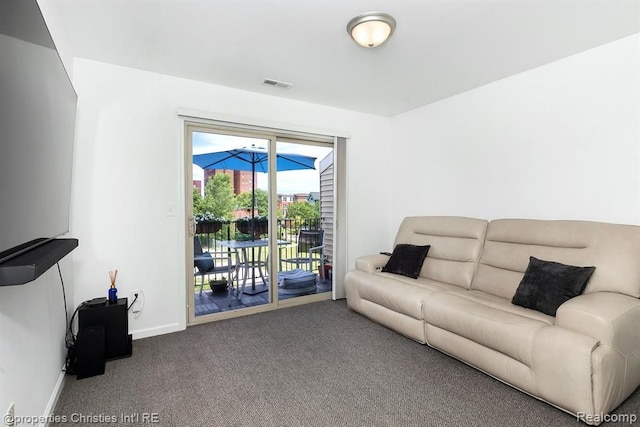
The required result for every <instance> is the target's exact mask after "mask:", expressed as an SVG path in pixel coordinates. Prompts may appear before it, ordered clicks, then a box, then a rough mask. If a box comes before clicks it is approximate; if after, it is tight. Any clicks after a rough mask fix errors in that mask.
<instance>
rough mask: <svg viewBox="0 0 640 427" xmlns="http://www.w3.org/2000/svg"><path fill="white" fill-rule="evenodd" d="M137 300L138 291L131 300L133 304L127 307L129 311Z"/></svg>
mask: <svg viewBox="0 0 640 427" xmlns="http://www.w3.org/2000/svg"><path fill="white" fill-rule="evenodd" d="M137 300H138V293H137V292H136V293H135V294H133V301H131V304H129V307H127V311H129V310H131V307H133V304H135V303H136V301H137Z"/></svg>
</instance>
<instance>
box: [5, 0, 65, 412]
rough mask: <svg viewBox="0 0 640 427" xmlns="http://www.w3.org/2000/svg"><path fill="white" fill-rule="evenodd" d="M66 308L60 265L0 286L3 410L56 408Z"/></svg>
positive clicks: (61, 43)
mask: <svg viewBox="0 0 640 427" xmlns="http://www.w3.org/2000/svg"><path fill="white" fill-rule="evenodd" d="M38 3H39V4H40V7H41V10H42V13H43V15H44V16H45V19H46V22H47V26H48V27H49V31H50V32H51V35H52V37H53V39H54V42H55V43H56V46H57V47H58V50H59V51H60V52H61V57H62V59H63V62H64V65H65V67H66V68H67V72H68V73H69V74H70V75H71V74H72V59H71V55H70V49H69V48H68V44H67V41H66V38H65V35H64V34H63V32H62V31H61V25H59V21H58V20H57V18H56V17H55V16H54V13H53V11H52V10H51V8H50V7H49V6H50V3H49V2H46V1H39V2H38ZM43 214H44V213H43ZM72 258H73V252H72V253H71V254H69V255H67V256H66V257H65V258H63V259H62V260H61V261H60V267H61V271H62V275H63V278H64V283H65V289H66V296H67V307H66V309H67V312H68V314H69V316H71V314H72V311H73V309H74V306H73V271H72V261H71V260H72ZM64 310H65V307H64V304H63V296H62V285H61V283H60V277H59V275H58V269H57V268H56V267H55V266H53V267H52V268H51V269H49V270H48V271H47V272H45V273H44V274H43V275H42V276H40V277H39V278H38V279H37V280H35V281H33V282H30V283H27V284H24V285H17V286H3V287H0V414H4V413H5V412H6V410H7V409H8V407H9V404H10V403H11V402H15V414H16V415H17V416H41V415H46V414H48V413H49V411H51V409H52V407H53V405H54V403H55V402H54V399H55V398H56V397H57V393H58V392H59V391H60V389H61V385H62V379H63V377H64V374H63V373H62V370H61V368H62V366H63V365H64V361H65V356H66V348H65V346H64V337H65V331H66V324H65V311H64Z"/></svg>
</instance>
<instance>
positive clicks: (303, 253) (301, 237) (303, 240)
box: [280, 230, 324, 272]
mask: <svg viewBox="0 0 640 427" xmlns="http://www.w3.org/2000/svg"><path fill="white" fill-rule="evenodd" d="M283 249H286V248H280V271H283V268H282V265H283V264H289V265H295V268H296V269H300V268H304V269H305V270H307V271H311V272H315V270H314V269H313V264H314V263H318V265H320V266H321V267H324V230H300V231H299V232H298V244H297V248H296V256H295V257H293V258H283V257H282V250H283Z"/></svg>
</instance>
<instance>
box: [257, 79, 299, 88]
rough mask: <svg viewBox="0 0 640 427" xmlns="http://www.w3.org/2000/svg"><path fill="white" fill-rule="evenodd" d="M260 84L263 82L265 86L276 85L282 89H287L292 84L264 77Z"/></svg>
mask: <svg viewBox="0 0 640 427" xmlns="http://www.w3.org/2000/svg"><path fill="white" fill-rule="evenodd" d="M262 84H265V85H267V86H276V87H280V88H283V89H289V88H290V87H291V86H293V83H287V82H281V81H279V80H274V79H264V80H263V81H262Z"/></svg>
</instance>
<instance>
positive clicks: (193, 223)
mask: <svg viewBox="0 0 640 427" xmlns="http://www.w3.org/2000/svg"><path fill="white" fill-rule="evenodd" d="M195 235H196V219H195V218H194V217H190V218H189V236H190V237H193V236H195Z"/></svg>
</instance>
